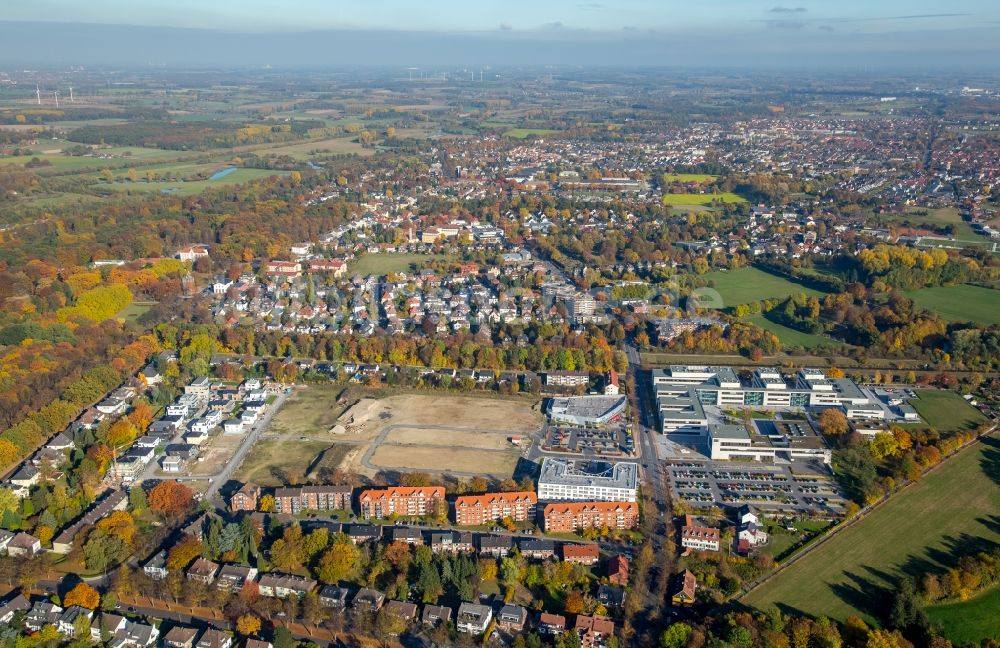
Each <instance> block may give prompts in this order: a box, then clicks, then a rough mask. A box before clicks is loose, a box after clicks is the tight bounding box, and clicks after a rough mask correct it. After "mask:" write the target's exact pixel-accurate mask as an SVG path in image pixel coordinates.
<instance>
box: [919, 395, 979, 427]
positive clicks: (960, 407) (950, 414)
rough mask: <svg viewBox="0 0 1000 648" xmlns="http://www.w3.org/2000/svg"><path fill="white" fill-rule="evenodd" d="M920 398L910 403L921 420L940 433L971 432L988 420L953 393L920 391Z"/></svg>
mask: <svg viewBox="0 0 1000 648" xmlns="http://www.w3.org/2000/svg"><path fill="white" fill-rule="evenodd" d="M916 394H917V396H918V398H917V399H916V400H913V401H910V404H911V405H913V407H914V409H916V410H917V413H918V414H920V418H922V419H924V421H926V422H927V425H929V426H931V427H932V428H934V429H935V430H937V431H939V432H959V431H961V430H969V429H972V428H975V427H976V426H977V425H979V424H980V423H982V422H983V421H985V420H986V417H985V416H983V414H982V413H981V412H980V411H979V410H977V409H976V408H974V407H972V406H971V405H969V404H968V403H967V402H965V399H964V398H962V397H961V396H959V395H958V394H956V393H955V392H953V391H948V390H945V389H918V390H917V391H916Z"/></svg>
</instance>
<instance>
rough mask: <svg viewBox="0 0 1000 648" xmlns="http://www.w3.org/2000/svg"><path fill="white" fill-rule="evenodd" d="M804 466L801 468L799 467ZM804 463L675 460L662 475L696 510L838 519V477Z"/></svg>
mask: <svg viewBox="0 0 1000 648" xmlns="http://www.w3.org/2000/svg"><path fill="white" fill-rule="evenodd" d="M799 464H802V465H799ZM817 468H818V467H816V466H809V465H806V464H805V463H804V462H793V463H792V464H785V465H773V464H757V463H742V462H739V463H738V462H711V461H708V462H694V461H670V462H666V463H664V464H663V470H664V471H665V473H666V475H667V477H668V478H669V479H670V485H671V488H672V489H673V491H674V494H675V496H676V497H678V498H680V499H682V500H684V501H685V502H687V503H689V504H690V505H691V506H694V507H696V508H708V507H720V508H732V507H737V506H740V505H741V504H753V505H754V506H756V507H758V508H761V509H763V510H766V511H770V512H773V513H787V514H790V515H802V514H807V515H815V516H826V515H837V514H840V513H842V512H843V510H844V504H845V500H844V498H843V496H842V495H841V494H840V491H839V487H838V485H837V483H836V482H835V481H834V480H833V477H832V476H830V475H829V474H826V473H825V472H824V471H821V470H818V469H817Z"/></svg>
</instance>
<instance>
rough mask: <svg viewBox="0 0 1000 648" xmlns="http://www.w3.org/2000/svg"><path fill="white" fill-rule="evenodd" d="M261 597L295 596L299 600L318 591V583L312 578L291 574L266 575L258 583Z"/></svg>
mask: <svg viewBox="0 0 1000 648" xmlns="http://www.w3.org/2000/svg"><path fill="white" fill-rule="evenodd" d="M257 586H258V587H259V588H260V593H261V596H273V597H275V598H282V599H283V598H288V597H289V596H292V595H295V596H298V597H299V598H301V597H303V596H305V595H306V594H308V593H309V592H311V591H313V590H314V589H316V581H314V580H313V579H311V578H303V577H302V576H294V575H291V574H277V573H275V574H264V575H263V576H261V577H260V580H259V581H257Z"/></svg>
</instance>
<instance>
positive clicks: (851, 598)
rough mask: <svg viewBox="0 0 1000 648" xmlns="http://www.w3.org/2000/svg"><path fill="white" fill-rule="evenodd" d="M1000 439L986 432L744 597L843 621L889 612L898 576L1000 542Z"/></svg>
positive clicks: (872, 618) (758, 605)
mask: <svg viewBox="0 0 1000 648" xmlns="http://www.w3.org/2000/svg"><path fill="white" fill-rule="evenodd" d="M997 511H1000V440H997V439H996V438H995V437H989V438H985V439H983V440H981V441H980V442H979V443H977V444H976V445H975V446H973V447H972V448H970V449H968V450H966V451H965V452H963V453H961V454H960V455H959V456H957V457H954V458H952V459H949V460H948V461H947V463H945V464H943V465H942V466H941V467H940V468H938V469H936V470H935V471H933V472H932V473H931V474H929V475H927V476H926V477H924V478H923V479H922V480H921V481H920V482H918V483H916V484H914V485H913V486H910V487H909V488H907V489H906V490H904V491H903V492H901V493H899V494H897V495H893V496H892V499H890V500H889V501H888V502H887V503H886V504H883V505H882V506H881V507H879V508H878V509H876V510H874V511H873V512H871V513H869V514H868V515H866V516H865V517H864V518H863V519H861V520H860V521H859V522H857V523H855V524H853V525H851V526H849V527H847V528H846V529H844V530H842V531H839V532H838V533H837V534H836V535H835V536H833V537H832V538H831V539H830V540H828V541H826V542H824V543H823V544H820V545H818V546H817V548H816V549H814V550H813V551H812V552H810V553H808V554H806V555H805V556H804V557H802V558H801V559H799V560H798V561H797V562H795V563H793V564H792V565H791V566H790V567H789V568H787V569H786V570H785V571H783V572H781V573H779V574H777V575H776V576H775V577H774V578H771V579H770V580H768V581H766V582H765V583H764V584H763V585H761V586H760V587H758V588H757V589H755V590H753V591H751V592H750V593H749V594H747V595H746V596H744V597H743V599H742V600H743V602H744V603H746V604H747V605H750V606H752V607H755V608H757V609H760V610H764V609H767V608H768V607H769V606H771V605H777V606H779V607H781V608H784V609H786V610H797V611H800V612H802V613H804V614H809V615H815V616H820V615H822V616H827V617H831V618H834V619H839V620H841V621H843V620H844V619H846V618H847V617H848V616H850V615H852V614H855V615H859V616H861V617H862V618H863V619H865V620H866V621H869V622H875V621H876V618H877V617H878V616H879V615H880V614H882V613H884V611H885V606H886V605H887V604H888V602H889V601H890V600H891V597H890V596H889V594H890V592H891V590H892V588H893V587H894V585H895V582H896V579H897V578H899V577H900V576H902V575H916V574H922V573H926V572H927V571H929V570H935V571H937V570H941V569H943V568H945V567H947V566H950V564H951V561H953V560H954V557H955V556H957V555H961V554H965V553H969V552H973V551H976V550H979V549H980V548H982V547H988V546H990V545H994V544H995V543H997V542H1000V526H998V525H997V524H996V522H995V521H994V520H996V515H997Z"/></svg>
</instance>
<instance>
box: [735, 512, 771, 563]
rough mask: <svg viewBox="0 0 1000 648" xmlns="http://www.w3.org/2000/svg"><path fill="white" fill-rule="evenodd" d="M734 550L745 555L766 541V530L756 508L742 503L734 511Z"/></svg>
mask: <svg viewBox="0 0 1000 648" xmlns="http://www.w3.org/2000/svg"><path fill="white" fill-rule="evenodd" d="M736 519H737V526H736V552H737V553H739V554H740V555H743V556H745V555H747V554H748V553H750V551H751V550H753V549H754V548H755V547H759V546H761V545H763V544H766V543H767V532H766V531H764V526H763V525H762V524H761V521H760V515H759V514H758V512H757V509H755V508H753V507H752V506H750V505H749V504H744V505H743V506H741V507H740V508H739V509H738V510H737V511H736Z"/></svg>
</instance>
